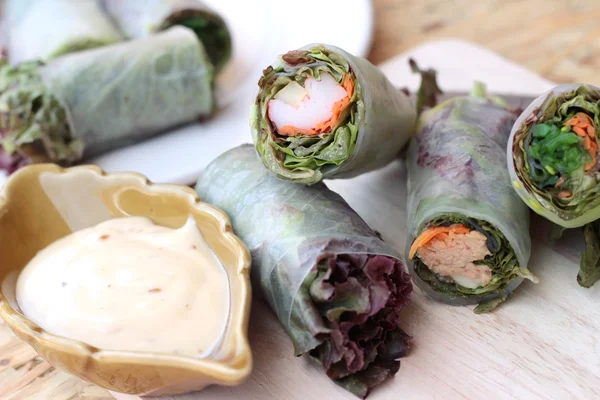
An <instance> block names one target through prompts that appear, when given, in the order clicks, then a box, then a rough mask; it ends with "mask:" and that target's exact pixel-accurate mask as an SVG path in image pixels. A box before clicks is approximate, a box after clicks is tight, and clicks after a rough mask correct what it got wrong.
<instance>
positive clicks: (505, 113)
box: [406, 86, 537, 312]
mask: <svg viewBox="0 0 600 400" xmlns="http://www.w3.org/2000/svg"><path fill="white" fill-rule="evenodd" d="M516 118H517V115H516V113H515V112H514V111H513V110H511V109H509V108H508V107H507V106H506V105H504V104H502V103H501V102H500V100H498V99H495V98H490V97H487V96H486V95H485V90H484V88H483V87H481V86H477V87H476V89H475V90H474V92H473V94H472V95H471V96H466V97H456V98H452V99H450V100H448V101H446V102H444V103H441V104H439V105H437V106H435V107H434V108H431V109H429V110H427V111H425V112H424V113H423V114H421V116H420V119H419V123H418V127H417V134H416V136H415V138H414V140H413V141H412V143H411V146H410V148H409V151H408V159H407V163H408V218H409V219H408V236H409V237H408V242H407V248H406V252H407V258H408V265H409V269H410V270H411V272H412V273H413V279H414V280H415V282H416V284H417V285H418V286H419V287H421V288H422V289H423V290H424V291H425V292H426V293H428V294H429V295H430V296H431V297H432V298H434V299H436V300H439V301H442V302H445V303H448V304H453V305H467V304H478V306H477V307H476V308H475V312H486V311H490V310H492V309H493V308H495V307H496V306H497V305H498V304H499V303H501V302H502V301H504V300H505V299H506V298H507V296H509V295H510V294H511V293H512V292H513V291H514V290H515V289H516V288H517V286H519V285H520V284H521V282H522V281H523V279H524V278H527V279H530V280H532V281H534V282H535V281H537V278H536V277H535V276H534V275H532V274H531V272H530V271H529V270H528V269H527V263H528V261H529V255H530V250H531V241H530V237H529V210H528V209H527V207H526V206H525V205H524V204H523V203H522V202H521V201H520V199H519V197H518V196H516V195H515V193H514V191H513V190H512V189H511V187H510V179H509V175H508V171H507V169H506V166H505V160H506V151H505V149H506V143H507V140H508V136H509V133H510V129H511V127H512V125H513V123H514V121H515V120H516Z"/></svg>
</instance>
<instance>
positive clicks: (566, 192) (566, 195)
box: [558, 190, 573, 199]
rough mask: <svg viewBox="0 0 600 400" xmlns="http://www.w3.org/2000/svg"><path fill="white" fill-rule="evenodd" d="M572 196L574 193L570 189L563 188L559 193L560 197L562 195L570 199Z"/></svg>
mask: <svg viewBox="0 0 600 400" xmlns="http://www.w3.org/2000/svg"><path fill="white" fill-rule="evenodd" d="M571 196H573V194H572V193H571V192H569V191H568V190H563V191H562V192H560V193H559V194H558V197H560V198H561V199H568V198H569V197H571Z"/></svg>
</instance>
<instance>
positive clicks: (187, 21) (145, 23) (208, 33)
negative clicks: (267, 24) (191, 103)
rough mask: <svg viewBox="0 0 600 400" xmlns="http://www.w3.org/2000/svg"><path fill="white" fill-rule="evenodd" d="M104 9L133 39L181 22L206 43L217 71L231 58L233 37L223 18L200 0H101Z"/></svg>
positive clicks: (207, 50)
mask: <svg viewBox="0 0 600 400" xmlns="http://www.w3.org/2000/svg"><path fill="white" fill-rule="evenodd" d="M101 2H102V5H103V7H104V9H105V10H106V11H107V12H108V14H109V15H111V16H112V17H113V19H114V20H115V21H116V23H117V25H118V26H119V27H120V28H121V29H122V31H123V32H124V33H125V34H126V35H127V36H129V37H130V38H134V39H137V38H143V37H146V36H149V35H151V34H153V33H155V32H158V31H161V30H165V29H169V28H170V27H172V26H176V25H181V26H184V27H186V28H189V29H192V30H193V31H194V32H195V33H196V36H197V37H198V38H199V39H200V41H202V43H203V44H204V48H205V49H206V52H207V53H208V56H209V58H210V60H211V62H212V63H213V65H214V67H215V70H216V71H220V70H221V69H222V68H223V67H224V66H225V64H226V63H227V61H229V59H230V57H231V36H230V33H229V29H228V28H227V25H226V24H225V21H224V20H223V18H221V17H220V16H219V15H218V14H217V13H215V12H214V11H212V10H211V9H210V8H209V7H207V6H206V5H205V4H203V3H202V2H200V1H198V0H101Z"/></svg>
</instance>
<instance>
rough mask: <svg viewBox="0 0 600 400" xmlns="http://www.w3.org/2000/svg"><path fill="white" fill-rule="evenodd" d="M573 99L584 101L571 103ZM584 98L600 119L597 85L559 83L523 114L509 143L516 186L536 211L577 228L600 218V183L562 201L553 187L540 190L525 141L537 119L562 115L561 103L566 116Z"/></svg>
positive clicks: (512, 174) (509, 166) (539, 120)
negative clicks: (534, 177) (555, 194)
mask: <svg viewBox="0 0 600 400" xmlns="http://www.w3.org/2000/svg"><path fill="white" fill-rule="evenodd" d="M586 99H587V100H586ZM573 101H580V102H581V103H580V104H574V103H573V104H569V103H572V102H573ZM584 101H587V102H588V103H589V105H588V106H587V108H590V110H589V111H590V112H592V113H595V114H596V118H597V121H600V89H599V88H597V87H595V86H591V85H580V84H568V85H559V86H557V87H555V88H554V89H552V90H550V91H548V92H546V93H544V94H542V95H541V96H540V97H538V98H537V99H535V100H534V101H533V102H532V103H531V104H530V105H529V106H528V107H527V108H526V109H525V111H523V113H522V114H521V115H520V116H519V118H518V119H517V121H516V122H515V124H514V126H513V128H512V132H511V134H510V139H509V142H508V170H509V172H510V178H511V180H512V185H513V187H514V189H515V190H516V191H517V193H518V194H519V196H520V197H521V198H522V199H523V201H524V202H525V203H527V205H528V206H529V207H530V208H531V209H532V210H533V211H535V212H536V213H538V214H540V215H541V216H543V217H545V218H547V219H549V220H550V221H552V222H554V223H555V224H557V225H560V226H562V227H564V228H577V227H580V226H583V225H585V224H588V223H590V222H593V221H596V220H597V219H599V218H600V195H599V194H600V183H597V184H596V185H594V186H590V187H589V188H588V189H587V190H585V191H584V192H582V193H578V194H577V193H576V194H575V196H573V198H572V199H570V200H569V201H568V202H564V201H562V202H561V201H559V200H558V199H557V198H556V197H555V196H554V193H552V191H551V190H544V189H540V188H538V187H536V185H535V184H534V183H533V182H532V181H531V178H530V176H529V171H528V169H527V168H528V165H527V157H528V153H527V151H526V148H525V143H526V139H527V138H528V136H529V133H530V130H531V128H532V126H533V125H534V124H535V123H536V122H543V121H544V120H545V119H548V118H550V117H552V116H554V115H556V114H559V115H560V113H561V110H560V108H561V105H564V106H565V107H564V108H565V109H564V115H565V116H566V115H567V114H568V113H569V111H568V108H574V107H578V108H580V107H581V106H584V104H583V102H584ZM566 106H569V107H566ZM587 108H584V109H587ZM599 128H600V127H599ZM599 181H600V180H599Z"/></svg>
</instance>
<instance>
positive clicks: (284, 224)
mask: <svg viewBox="0 0 600 400" xmlns="http://www.w3.org/2000/svg"><path fill="white" fill-rule="evenodd" d="M196 190H197V191H198V194H199V195H200V197H201V198H202V200H203V201H206V202H208V203H212V204H214V205H216V206H218V207H221V208H222V209H223V210H225V211H226V212H227V213H228V214H229V216H230V218H231V221H232V224H233V228H234V231H235V232H236V234H237V235H238V236H240V238H241V239H242V240H243V241H244V242H245V243H246V245H247V246H248V248H249V249H250V251H251V253H252V262H253V265H252V274H253V278H254V280H255V282H256V283H257V284H258V285H260V288H261V289H262V294H263V296H264V297H265V298H266V300H267V301H268V303H269V304H270V306H271V308H272V309H273V311H274V312H275V313H276V315H277V318H278V319H279V321H280V322H281V324H282V325H283V327H284V328H285V329H286V331H287V333H288V334H289V336H290V337H291V339H292V341H293V343H294V351H295V354H296V355H302V354H309V355H310V357H312V358H313V359H315V360H317V361H318V362H319V363H320V364H322V365H323V367H324V369H325V371H326V373H327V375H328V376H329V377H330V378H331V379H333V380H334V381H336V382H337V383H338V384H340V385H342V386H343V387H345V388H346V389H347V390H349V391H351V392H352V393H354V394H355V395H357V396H359V397H361V398H364V397H366V396H367V394H368V392H369V390H370V388H372V387H373V386H375V385H377V384H379V383H381V382H383V381H384V380H385V379H387V378H389V377H391V376H393V375H394V374H395V373H396V372H397V371H398V369H399V367H400V361H399V359H400V358H401V357H403V356H404V355H405V354H406V353H407V350H408V345H409V339H410V337H409V336H408V335H407V334H406V333H404V331H403V330H402V329H401V328H400V327H399V324H400V314H399V312H400V309H401V308H402V307H403V306H404V305H405V304H407V302H408V301H409V296H410V293H411V291H412V283H411V280H410V276H409V275H408V274H407V273H406V272H405V270H404V267H403V264H402V261H401V258H400V256H399V254H398V253H397V252H396V251H395V250H394V249H393V248H391V247H390V246H389V245H387V244H386V243H384V242H383V241H382V240H381V239H379V237H378V236H377V235H376V234H375V233H374V232H373V231H372V230H371V229H370V228H369V227H368V226H367V224H366V223H365V222H364V221H363V220H362V219H361V218H360V217H359V216H358V215H357V214H356V212H354V211H353V210H352V209H351V208H350V206H348V204H347V203H346V202H345V201H344V200H343V199H342V198H341V197H340V196H339V195H337V194H336V193H334V192H332V191H330V190H329V189H328V188H327V187H326V186H325V184H323V183H320V184H317V185H314V186H312V187H308V186H305V185H296V184H294V183H291V182H286V181H284V180H280V179H278V178H276V177H275V176H274V175H272V174H271V173H270V172H269V171H268V170H267V169H265V168H264V167H263V166H262V165H261V163H260V161H259V159H258V157H257V155H256V152H255V150H254V149H253V147H252V146H251V145H243V146H240V147H237V148H234V149H232V150H230V151H228V152H226V153H225V154H223V155H221V156H220V157H218V158H217V159H216V160H215V161H213V162H212V164H210V165H209V166H208V167H207V168H206V170H205V171H204V172H203V173H202V175H201V176H200V179H199V181H198V184H197V186H196Z"/></svg>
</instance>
